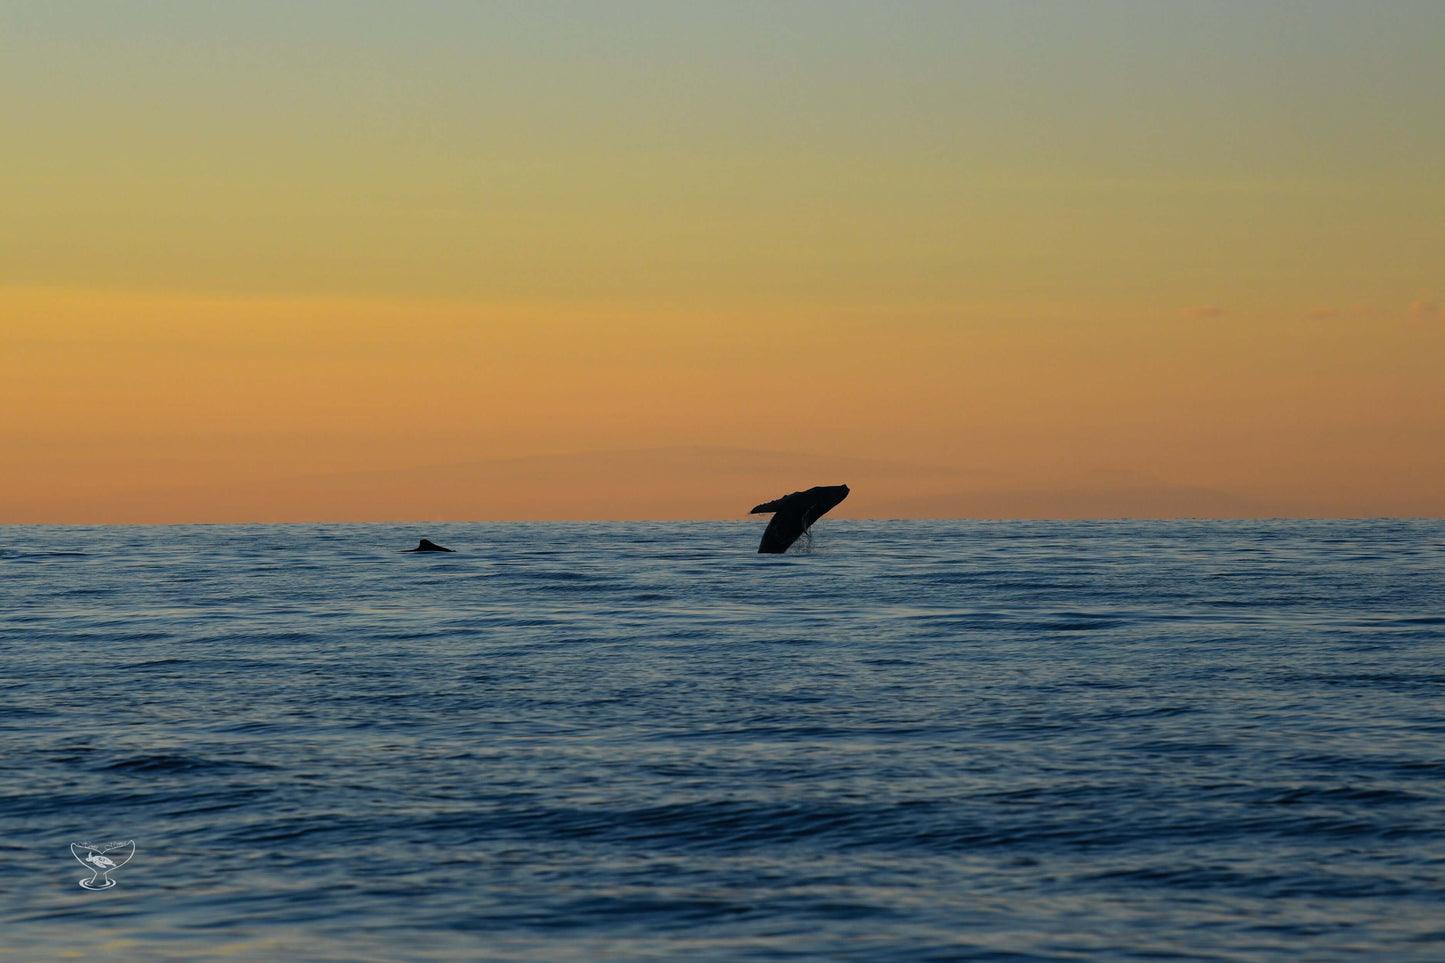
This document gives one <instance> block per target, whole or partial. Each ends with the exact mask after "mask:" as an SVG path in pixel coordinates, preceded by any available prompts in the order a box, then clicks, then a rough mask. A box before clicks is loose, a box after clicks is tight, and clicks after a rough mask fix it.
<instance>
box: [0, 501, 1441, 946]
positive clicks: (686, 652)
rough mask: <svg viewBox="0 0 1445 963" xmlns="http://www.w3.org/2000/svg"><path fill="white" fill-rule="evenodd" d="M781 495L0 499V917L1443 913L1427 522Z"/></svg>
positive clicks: (859, 919)
mask: <svg viewBox="0 0 1445 963" xmlns="http://www.w3.org/2000/svg"><path fill="white" fill-rule="evenodd" d="M761 528H762V525H761V523H759V522H758V521H757V520H749V521H745V522H736V523H734V522H726V523H611V524H438V525H315V526H195V527H185V526H182V527H104V528H79V527H43V526H23V527H20V526H13V527H3V528H0V830H3V832H0V960H9V959H14V960H25V961H31V960H47V959H75V958H90V959H106V960H196V959H210V958H224V959H228V960H337V961H342V960H345V961H353V960H461V959H468V960H535V961H549V963H550V961H568V960H688V961H721V960H836V961H875V960H876V961H885V960H887V961H893V960H1090V961H1094V960H1097V961H1116V960H1163V959H1186V960H1224V961H1276V960H1278V961H1285V960H1289V961H1299V960H1322V961H1323V960H1329V961H1337V960H1420V961H1427V960H1428V961H1439V960H1442V959H1445V584H1442V583H1445V522H1441V521H1275V522H1199V521H1196V522H1188V521H1185V522H888V523H885V522H848V521H832V520H827V519H825V520H824V521H823V522H822V523H820V524H819V526H818V529H817V537H816V539H815V541H814V544H813V546H812V551H811V552H810V553H807V554H789V555H785V556H776V557H766V556H758V555H756V554H754V548H755V546H756V542H757V539H758V537H759V535H760V532H761ZM422 536H428V537H431V538H433V539H435V540H437V541H440V542H441V543H443V544H446V545H450V546H451V547H452V548H455V549H457V553H456V554H453V555H409V554H399V553H398V550H399V549H403V548H409V547H411V546H413V545H415V544H416V540H417V539H418V538H420V537H422ZM132 839H133V840H134V841H135V854H134V857H133V858H131V859H130V860H129V862H126V863H125V864H124V865H121V866H120V867H119V868H118V869H116V870H115V871H114V872H113V873H112V874H111V878H112V879H114V880H115V882H116V885H115V886H114V887H113V888H112V889H109V890H106V891H103V892H91V891H87V890H85V889H82V888H80V887H79V885H78V881H79V880H80V879H81V878H88V875H89V874H88V872H87V871H86V870H85V869H84V868H83V867H82V866H81V865H80V863H79V862H78V860H77V858H76V857H74V856H72V854H71V852H70V849H69V846H70V844H71V843H73V842H77V841H92V842H93V841H109V840H116V841H121V840H132Z"/></svg>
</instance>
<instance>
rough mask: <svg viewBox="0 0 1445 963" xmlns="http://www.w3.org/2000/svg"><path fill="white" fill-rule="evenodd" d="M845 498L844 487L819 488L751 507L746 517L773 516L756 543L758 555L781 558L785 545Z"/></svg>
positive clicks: (846, 488)
mask: <svg viewBox="0 0 1445 963" xmlns="http://www.w3.org/2000/svg"><path fill="white" fill-rule="evenodd" d="M847 497H848V486H847V485H819V486H817V487H816V488H810V489H808V490H807V491H805V492H793V493H792V494H791V495H784V496H783V497H782V498H778V499H774V500H773V501H770V502H764V503H763V504H761V505H759V506H758V507H757V508H754V509H753V510H752V511H750V512H748V514H749V515H758V514H761V513H763V512H772V513H773V520H772V521H770V522H768V527H767V530H766V531H764V532H763V540H762V541H761V542H760V543H758V552H759V554H762V555H781V554H782V553H783V552H786V551H787V550H788V546H789V545H791V544H793V543H794V542H796V541H797V540H798V537H799V536H800V535H802V534H803V533H804V532H806V531H807V530H808V529H809V528H811V527H812V525H813V523H814V522H816V521H817V520H818V519H820V518H822V517H823V516H824V515H826V514H827V513H828V512H829V511H831V510H832V509H833V507H834V506H835V505H837V504H838V503H839V502H841V501H842V500H843V499H845V498H847Z"/></svg>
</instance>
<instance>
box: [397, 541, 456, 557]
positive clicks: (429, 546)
mask: <svg viewBox="0 0 1445 963" xmlns="http://www.w3.org/2000/svg"><path fill="white" fill-rule="evenodd" d="M452 551H455V549H451V548H442V547H441V546H440V545H438V544H437V543H436V542H433V541H432V540H431V539H429V538H424V539H422V540H421V541H420V542H419V543H418V544H417V546H416V548H408V549H405V550H403V551H402V553H401V554H403V555H405V554H407V552H452Z"/></svg>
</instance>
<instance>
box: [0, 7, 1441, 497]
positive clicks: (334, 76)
mask: <svg viewBox="0 0 1445 963" xmlns="http://www.w3.org/2000/svg"><path fill="white" fill-rule="evenodd" d="M965 7H966V8H967V9H965ZM78 9H79V8H73V7H69V6H66V5H54V6H52V5H41V6H36V7H27V8H14V9H9V8H7V10H6V11H4V12H3V13H0V77H3V79H4V80H5V82H6V84H7V87H8V88H9V89H24V90H26V91H27V96H26V97H24V98H11V99H9V100H8V102H7V103H6V104H5V105H3V107H0V111H3V114H0V122H3V123H4V124H5V128H6V129H7V130H9V131H12V132H14V133H16V134H17V135H18V136H16V137H14V138H7V140H9V146H8V149H7V151H5V152H4V155H3V156H0V413H3V414H0V523H10V522H87V523H90V522H191V521H319V520H355V521H362V520H373V519H375V520H381V519H388V520H402V519H510V518H649V517H663V518H729V517H739V516H741V515H742V514H743V513H745V512H746V510H747V508H749V507H751V505H753V504H755V503H757V502H759V501H762V500H765V499H767V498H771V497H775V496H777V495H780V494H783V493H785V492H787V491H791V490H794V489H798V488H804V487H808V486H811V485H814V484H834V483H838V482H847V483H849V484H850V485H852V486H853V488H854V495H853V496H852V497H851V498H850V499H849V501H848V502H846V503H845V504H844V505H843V506H840V508H839V509H838V512H837V514H839V515H842V516H849V515H851V516H853V517H860V516H863V517H866V516H872V517H879V516H883V517H898V516H904V517H907V516H980V517H1098V516H1104V517H1117V516H1134V517H1157V516H1177V515H1204V516H1218V515H1225V516H1235V515H1241V516H1274V515H1325V516H1340V515H1347V516H1359V515H1428V516H1440V515H1442V514H1445V486H1442V485H1441V484H1440V483H1439V479H1440V478H1441V477H1445V377H1442V376H1441V374H1440V371H1441V369H1442V364H1441V362H1442V360H1445V350H1442V349H1445V312H1442V308H1441V305H1442V304H1445V274H1442V265H1445V182H1442V180H1441V178H1440V177H1439V176H1438V170H1439V164H1440V162H1441V159H1442V156H1445V133H1442V129H1441V125H1439V124H1438V122H1436V121H1435V120H1434V117H1435V114H1436V113H1438V104H1439V103H1440V102H1441V100H1445V60H1442V59H1441V58H1440V57H1439V53H1438V51H1439V50H1440V49H1441V41H1445V13H1442V10H1445V8H1441V7H1438V6H1431V5H1419V6H1417V5H1410V4H1400V5H1392V6H1391V7H1389V8H1388V9H1385V8H1378V9H1377V8H1373V7H1372V8H1370V10H1368V11H1367V10H1364V8H1363V7H1358V6H1352V5H1347V4H1346V5H1336V4H1328V3H1321V4H1317V5H1306V6H1300V7H1298V8H1295V7H1289V8H1288V9H1286V7H1285V6H1277V7H1270V8H1268V9H1264V8H1262V7H1255V6H1252V5H1238V6H1234V5H1200V6H1199V7H1198V8H1191V7H1188V6H1187V5H1157V4H1133V3H1128V2H1124V0H1120V2H1112V0H1111V2H1101V3H1100V4H1098V5H1090V7H1089V8H1088V9H1087V10H1084V9H1073V8H1059V7H1053V6H1030V5H1005V4H1000V5H995V6H980V7H973V6H967V5H947V4H943V5H930V4H919V5H916V6H911V7H907V8H902V9H901V10H900V12H898V13H897V14H895V15H889V16H884V14H883V12H882V9H883V8H882V6H881V5H880V6H879V7H878V8H872V7H866V6H849V5H823V6H821V7H812V6H809V5H806V4H801V5H798V6H797V7H789V8H787V9H786V10H783V11H777V10H773V8H771V7H758V8H754V7H751V6H747V5H742V6H738V5H717V6H713V5H707V4H702V5H695V6H690V7H688V8H687V9H686V10H683V9H680V8H668V7H662V8H657V7H652V6H647V5H642V4H638V5H632V4H621V5H618V6H617V7H615V8H613V9H612V10H611V12H610V13H609V14H608V16H607V17H600V16H598V15H596V14H595V13H594V12H589V11H588V10H586V9H585V8H578V9H573V10H572V11H571V13H570V14H568V15H566V16H563V14H562V13H561V12H560V11H558V10H550V11H542V10H540V9H539V8H536V7H533V6H531V5H517V6H514V7H513V6H506V5H498V6H494V7H488V8H486V9H485V10H482V9H472V8H470V7H468V6H465V5H462V6H457V5H450V4H422V5H420V6H419V7H417V8H416V10H415V11H413V12H412V13H410V14H408V15H407V16H405V17H403V16H402V15H401V14H400V13H399V12H395V11H388V9H387V8H384V7H376V8H372V7H367V8H366V10H368V11H369V13H368V14H367V15H365V16H354V15H352V14H353V12H354V8H350V7H348V6H346V5H333V4H327V3H317V4H313V5H308V6H306V7H305V8H304V9H297V10H289V9H288V8H284V7H276V8H272V7H269V6H268V7H258V8H255V9H248V8H237V9H234V10H210V11H209V12H205V11H199V10H197V9H193V8H191V7H189V6H188V5H185V4H176V5H166V4H160V5H156V6H155V7H154V8H152V7H147V8H145V9H144V10H132V11H130V12H129V13H126V14H125V15H124V16H122V15H121V13H120V12H118V10H112V9H111V8H109V7H106V6H103V5H102V6H98V7H95V8H93V10H92V11H91V13H92V15H91V16H88V17H86V18H83V19H82V18H80V17H79V16H78V15H77V13H76V11H77V10H78ZM569 9H570V8H569ZM762 10H773V12H771V13H769V15H768V16H767V17H763V18H761V19H760V18H759V17H756V16H754V15H755V14H757V13H758V12H759V11H762ZM1361 18H1364V19H1361Z"/></svg>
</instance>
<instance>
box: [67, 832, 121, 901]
mask: <svg viewBox="0 0 1445 963" xmlns="http://www.w3.org/2000/svg"><path fill="white" fill-rule="evenodd" d="M70 852H71V853H72V854H73V855H74V856H75V858H76V859H78V860H80V865H82V866H84V867H85V868H86V869H89V870H93V871H94V873H95V875H93V876H91V877H90V878H89V879H83V880H81V881H80V885H81V887H83V888H84V889H110V888H111V887H112V886H114V885H115V880H113V879H111V878H110V874H111V873H113V872H115V871H116V870H117V869H120V868H121V867H122V866H124V865H125V864H126V863H128V862H130V858H131V857H132V856H134V855H135V840H134V839H127V840H126V841H125V842H111V843H102V844H100V845H99V846H97V845H96V844H95V843H71V844H70Z"/></svg>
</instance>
